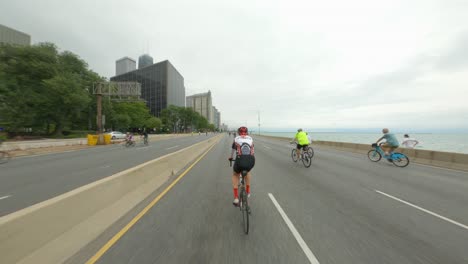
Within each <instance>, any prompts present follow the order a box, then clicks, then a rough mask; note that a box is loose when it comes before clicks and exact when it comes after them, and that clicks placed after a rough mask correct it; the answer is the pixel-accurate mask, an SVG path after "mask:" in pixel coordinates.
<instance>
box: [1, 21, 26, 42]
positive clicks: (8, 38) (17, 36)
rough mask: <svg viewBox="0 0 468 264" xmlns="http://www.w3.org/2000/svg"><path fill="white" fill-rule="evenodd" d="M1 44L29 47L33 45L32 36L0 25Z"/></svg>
mask: <svg viewBox="0 0 468 264" xmlns="http://www.w3.org/2000/svg"><path fill="white" fill-rule="evenodd" d="M0 44H12V45H23V46H29V45H31V36H30V35H28V34H26V33H23V32H20V31H18V30H14V29H12V28H9V27H7V26H4V25H0Z"/></svg>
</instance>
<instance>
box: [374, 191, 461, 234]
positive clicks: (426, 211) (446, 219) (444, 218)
mask: <svg viewBox="0 0 468 264" xmlns="http://www.w3.org/2000/svg"><path fill="white" fill-rule="evenodd" d="M374 191H376V192H378V193H380V194H382V195H385V196H387V197H389V198H392V199H394V200H396V201H399V202H401V203H404V204H406V205H409V206H411V207H414V208H416V209H418V210H421V211H423V212H425V213H428V214H430V215H433V216H435V217H438V218H440V219H442V220H445V221H447V222H449V223H452V224H454V225H457V226H459V227H462V228H464V229H466V230H468V226H466V225H464V224H461V223H459V222H457V221H454V220H452V219H450V218H447V217H445V216H441V215H439V214H436V213H434V212H431V211H429V210H427V209H424V208H422V207H419V206H417V205H414V204H412V203H409V202H407V201H404V200H401V199H399V198H396V197H395V196H391V195H390V194H386V193H384V192H381V191H379V190H374Z"/></svg>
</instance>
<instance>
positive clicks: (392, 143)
mask: <svg viewBox="0 0 468 264" xmlns="http://www.w3.org/2000/svg"><path fill="white" fill-rule="evenodd" d="M382 133H383V134H384V135H383V136H382V137H381V138H379V140H377V142H376V143H377V144H379V142H380V141H381V140H383V139H385V142H384V143H382V144H381V145H380V147H381V148H382V150H383V151H384V152H385V155H387V156H388V155H390V153H391V152H393V151H394V150H395V149H396V148H398V147H399V146H400V143H399V142H398V139H397V138H396V136H395V135H394V134H392V133H390V130H388V128H384V129H382Z"/></svg>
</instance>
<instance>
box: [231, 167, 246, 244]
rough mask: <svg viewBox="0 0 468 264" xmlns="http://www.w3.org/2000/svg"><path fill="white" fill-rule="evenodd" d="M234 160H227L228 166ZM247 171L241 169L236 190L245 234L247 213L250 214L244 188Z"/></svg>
mask: <svg viewBox="0 0 468 264" xmlns="http://www.w3.org/2000/svg"><path fill="white" fill-rule="evenodd" d="M233 161H236V160H229V166H231V167H232V162H233ZM247 173H248V171H246V170H242V171H241V173H240V176H239V184H238V186H237V190H239V209H240V211H241V213H242V224H243V226H244V233H245V234H246V235H247V234H248V233H249V215H250V214H251V211H250V207H249V197H248V195H247V191H246V189H245V180H244V179H245V177H246V176H247Z"/></svg>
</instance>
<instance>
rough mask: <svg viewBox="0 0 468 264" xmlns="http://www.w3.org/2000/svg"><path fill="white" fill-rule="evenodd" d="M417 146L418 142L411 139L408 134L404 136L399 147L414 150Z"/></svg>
mask: <svg viewBox="0 0 468 264" xmlns="http://www.w3.org/2000/svg"><path fill="white" fill-rule="evenodd" d="M417 144H419V141H417V140H416V139H414V138H411V137H410V136H409V135H408V134H405V136H404V138H403V142H401V145H402V146H403V147H405V148H414V147H416V145H417Z"/></svg>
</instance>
